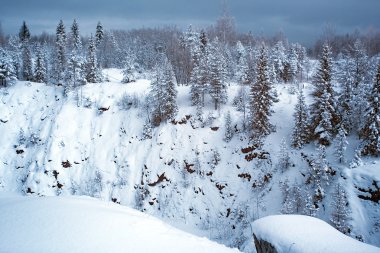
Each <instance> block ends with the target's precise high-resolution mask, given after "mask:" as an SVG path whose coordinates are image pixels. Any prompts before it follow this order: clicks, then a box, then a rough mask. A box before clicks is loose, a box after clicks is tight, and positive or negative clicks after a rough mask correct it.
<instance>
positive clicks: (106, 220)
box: [0, 194, 239, 253]
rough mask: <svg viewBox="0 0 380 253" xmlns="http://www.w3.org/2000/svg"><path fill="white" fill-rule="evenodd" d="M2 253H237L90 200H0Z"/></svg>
mask: <svg viewBox="0 0 380 253" xmlns="http://www.w3.org/2000/svg"><path fill="white" fill-rule="evenodd" d="M0 213H1V215H0V224H1V225H0V235H1V236H0V252H13V253H18V252H20V253H22V252H31V253H32V252H36V253H37V252H38V253H39V252H47V253H48V252H56V253H59V252H71V253H74V252H93V253H96V252H120V253H121V252H135V253H139V252H141V253H147V252H156V253H159V252H184V253H186V252H189V253H190V252H219V253H220V252H225V253H227V252H231V253H232V252H239V251H238V250H233V249H229V248H227V247H225V246H222V245H218V244H216V243H215V242H211V241H209V240H207V239H205V238H198V237H196V236H194V235H190V234H188V233H185V232H182V231H180V230H178V229H175V228H173V227H171V226H169V225H166V224H165V223H163V222H162V221H160V220H158V219H156V218H153V217H151V216H149V215H146V214H142V213H141V212H138V211H136V210H133V209H131V208H128V207H123V206H120V205H117V204H114V203H105V202H101V201H99V200H94V199H91V198H88V197H44V198H38V197H20V196H16V195H9V194H0Z"/></svg>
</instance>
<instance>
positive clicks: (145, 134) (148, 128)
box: [142, 119, 152, 140]
mask: <svg viewBox="0 0 380 253" xmlns="http://www.w3.org/2000/svg"><path fill="white" fill-rule="evenodd" d="M142 138H143V139H144V140H146V139H152V123H151V122H150V121H149V119H147V120H146V121H145V123H144V126H143V131H142Z"/></svg>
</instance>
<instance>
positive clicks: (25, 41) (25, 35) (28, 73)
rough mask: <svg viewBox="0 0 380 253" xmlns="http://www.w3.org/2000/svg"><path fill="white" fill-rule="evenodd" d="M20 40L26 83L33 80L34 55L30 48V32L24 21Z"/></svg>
mask: <svg viewBox="0 0 380 253" xmlns="http://www.w3.org/2000/svg"><path fill="white" fill-rule="evenodd" d="M19 39H20V42H21V50H22V51H21V52H22V53H21V54H22V56H21V57H22V65H21V67H22V70H21V74H22V78H23V79H24V80H26V81H31V80H32V79H33V70H32V68H33V66H32V53H31V51H30V48H29V39H30V32H29V28H28V26H27V25H26V22H25V21H24V22H23V23H22V26H21V28H20V32H19Z"/></svg>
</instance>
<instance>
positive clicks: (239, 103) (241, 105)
mask: <svg viewBox="0 0 380 253" xmlns="http://www.w3.org/2000/svg"><path fill="white" fill-rule="evenodd" d="M248 102H249V94H248V92H247V87H246V86H240V89H239V92H238V94H237V96H236V97H235V98H234V101H233V106H235V107H236V109H237V111H239V112H242V113H243V118H242V126H243V131H245V130H246V127H247V114H248Z"/></svg>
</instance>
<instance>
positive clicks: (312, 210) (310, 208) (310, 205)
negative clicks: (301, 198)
mask: <svg viewBox="0 0 380 253" xmlns="http://www.w3.org/2000/svg"><path fill="white" fill-rule="evenodd" d="M318 210H319V206H318V205H317V204H316V203H315V201H314V198H313V195H312V194H310V193H307V196H306V204H305V209H304V210H303V214H305V215H308V216H311V217H315V216H316V215H317V212H318Z"/></svg>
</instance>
